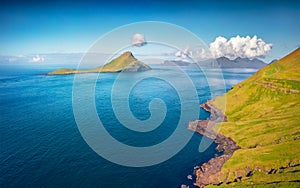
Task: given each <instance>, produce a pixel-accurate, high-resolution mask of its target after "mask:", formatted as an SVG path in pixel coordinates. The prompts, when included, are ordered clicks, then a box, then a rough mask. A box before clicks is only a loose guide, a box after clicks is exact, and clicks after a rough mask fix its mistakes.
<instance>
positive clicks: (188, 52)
mask: <svg viewBox="0 0 300 188" xmlns="http://www.w3.org/2000/svg"><path fill="white" fill-rule="evenodd" d="M192 54H193V52H192V51H191V50H190V49H188V48H186V49H184V50H179V51H177V52H176V53H175V56H176V57H178V58H180V59H181V60H187V59H188V58H189V57H190V56H192Z"/></svg>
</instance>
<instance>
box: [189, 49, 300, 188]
mask: <svg viewBox="0 0 300 188" xmlns="http://www.w3.org/2000/svg"><path fill="white" fill-rule="evenodd" d="M224 101H226V103H225V102H224ZM212 105H213V106H214V107H215V108H216V109H220V110H222V112H225V115H226V120H225V122H217V123H216V124H215V126H214V127H213V129H214V131H215V132H218V131H219V133H218V134H220V135H225V136H226V137H227V138H230V139H232V140H234V141H235V142H236V145H237V146H238V147H239V149H237V150H235V151H234V152H232V155H230V158H229V159H228V160H227V161H225V162H224V164H223V166H221V167H220V168H221V170H220V171H218V172H216V173H214V174H209V177H207V178H208V179H211V180H214V181H212V182H216V181H215V180H217V183H208V185H207V184H206V185H204V184H201V181H202V180H200V179H197V181H199V182H197V181H196V183H195V185H201V186H200V187H203V186H205V187H299V185H300V48H298V49H296V50H295V51H294V52H292V53H290V54H289V55H287V56H285V57H284V58H282V59H280V60H278V61H275V62H273V63H271V64H269V65H268V66H266V67H264V68H262V69H260V70H259V71H258V72H256V73H255V74H254V75H252V76H251V77H249V78H248V79H246V80H244V81H243V82H241V83H239V84H237V85H235V86H234V87H232V89H231V90H230V91H228V92H227V93H226V94H224V95H223V96H219V97H216V98H215V99H214V100H213V101H212ZM225 153H226V151H225Z"/></svg>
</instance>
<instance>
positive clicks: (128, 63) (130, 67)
mask: <svg viewBox="0 0 300 188" xmlns="http://www.w3.org/2000/svg"><path fill="white" fill-rule="evenodd" d="M150 69H151V67H149V66H148V65H146V64H144V63H143V62H141V61H139V60H137V59H136V58H135V57H134V56H133V55H132V53H131V52H125V53H123V54H122V55H120V56H119V57H117V58H116V59H113V60H112V61H110V62H109V63H107V64H105V65H103V66H99V67H96V68H94V69H88V70H74V69H68V68H60V69H57V70H55V71H53V72H49V73H48V74H47V75H65V74H82V73H99V72H110V73H114V72H141V71H147V70H150Z"/></svg>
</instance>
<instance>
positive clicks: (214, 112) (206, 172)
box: [188, 100, 240, 188]
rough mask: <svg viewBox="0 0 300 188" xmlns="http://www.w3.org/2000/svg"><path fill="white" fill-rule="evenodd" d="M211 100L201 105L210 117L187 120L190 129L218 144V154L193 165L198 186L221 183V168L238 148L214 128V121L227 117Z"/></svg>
mask: <svg viewBox="0 0 300 188" xmlns="http://www.w3.org/2000/svg"><path fill="white" fill-rule="evenodd" d="M212 102H213V101H211V100H210V101H207V102H206V103H204V104H202V105H201V107H202V108H203V109H204V110H206V111H208V112H210V113H211V117H210V119H207V120H195V121H192V122H189V125H188V128H189V129H190V130H192V131H195V132H198V133H200V134H201V135H203V136H206V137H208V138H210V139H213V140H214V142H215V143H216V144H218V146H217V148H216V149H217V150H218V151H219V152H220V155H219V156H216V157H214V158H212V159H210V160H209V161H208V162H207V163H204V164H203V165H201V166H197V167H195V174H196V177H197V178H196V182H195V183H194V185H195V186H197V187H200V188H202V187H204V186H206V185H209V184H215V185H218V184H221V183H223V181H220V176H221V174H220V173H221V168H222V166H223V165H224V163H225V162H226V161H227V160H228V159H229V158H230V157H231V156H232V155H233V153H234V151H236V150H237V149H239V148H240V147H239V146H237V145H236V142H235V141H234V140H232V139H231V138H228V137H225V136H224V135H222V134H220V133H218V132H216V131H215V130H214V126H215V124H216V123H220V122H226V121H227V118H226V116H225V115H224V114H223V112H222V110H220V109H218V108H216V107H214V105H213V104H212ZM225 182H226V179H225Z"/></svg>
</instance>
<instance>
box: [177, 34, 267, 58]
mask: <svg viewBox="0 0 300 188" xmlns="http://www.w3.org/2000/svg"><path fill="white" fill-rule="evenodd" d="M271 49H272V44H268V43H266V42H264V41H263V40H262V39H261V38H257V36H256V35H255V36H253V37H252V38H251V37H249V36H246V37H240V36H239V35H238V36H236V37H232V38H230V39H229V40H228V39H226V38H225V37H221V36H219V37H217V38H216V39H215V41H214V42H212V43H210V45H209V48H206V49H205V48H203V47H196V48H187V49H184V50H182V51H177V52H176V53H175V56H176V57H180V58H186V57H191V58H195V59H212V58H219V57H227V58H229V59H236V58H238V57H240V58H249V59H253V58H257V57H265V56H266V55H268V53H269V52H270V50H271Z"/></svg>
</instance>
